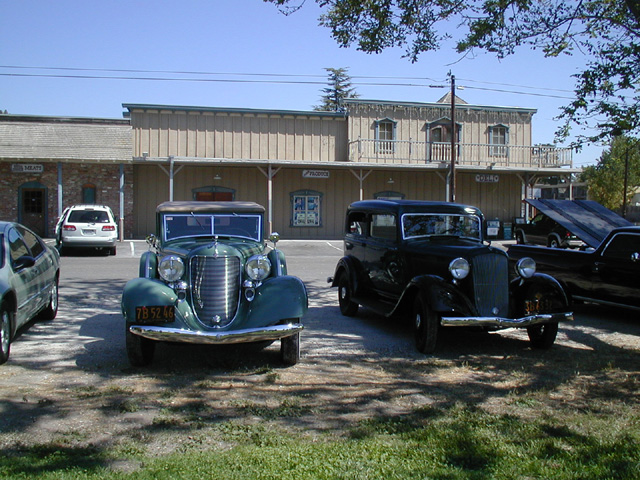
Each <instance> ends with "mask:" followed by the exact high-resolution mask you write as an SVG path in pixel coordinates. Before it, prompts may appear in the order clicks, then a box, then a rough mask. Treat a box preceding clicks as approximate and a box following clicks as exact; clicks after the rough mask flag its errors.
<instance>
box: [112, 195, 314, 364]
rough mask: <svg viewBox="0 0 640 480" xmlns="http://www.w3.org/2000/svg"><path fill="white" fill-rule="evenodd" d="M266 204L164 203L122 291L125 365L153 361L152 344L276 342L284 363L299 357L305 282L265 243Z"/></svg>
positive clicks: (304, 307) (280, 253) (280, 255)
mask: <svg viewBox="0 0 640 480" xmlns="http://www.w3.org/2000/svg"><path fill="white" fill-rule="evenodd" d="M264 211H265V210H264V207H262V206H261V205H258V204H256V203H251V202H238V201H232V202H165V203H162V204H160V205H159V206H158V207H157V209H156V234H155V235H150V236H149V238H148V239H147V241H148V243H149V245H150V250H149V251H148V252H145V253H144V254H143V255H142V257H141V258H140V276H139V278H135V279H133V280H130V281H129V282H127V284H126V285H125V288H124V292H123V294H122V313H123V315H124V317H125V320H126V332H125V335H126V347H127V354H128V357H129V362H130V363H131V364H132V365H134V366H143V365H147V364H149V363H150V362H151V361H152V360H153V354H154V349H155V345H156V342H157V341H166V342H183V343H196V344H233V343H248V342H260V343H262V344H264V345H268V344H269V343H271V342H273V341H275V340H280V352H281V358H282V361H283V362H284V363H285V364H287V365H294V364H296V363H297V362H298V360H299V359H300V332H301V331H302V329H303V325H302V324H301V318H302V317H303V315H304V314H305V313H306V311H307V307H308V302H307V291H306V288H305V286H304V284H303V283H302V281H301V280H300V279H299V278H297V277H294V276H291V275H287V264H286V260H285V256H284V254H283V253H282V251H280V250H278V249H277V248H276V242H277V241H278V235H277V234H273V235H271V236H270V240H271V241H272V242H273V248H270V247H267V245H266V242H265V240H264V238H263V230H264Z"/></svg>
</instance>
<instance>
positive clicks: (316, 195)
mask: <svg viewBox="0 0 640 480" xmlns="http://www.w3.org/2000/svg"><path fill="white" fill-rule="evenodd" d="M321 199H322V194H321V193H320V192H314V191H310V190H303V191H297V192H293V193H292V194H291V203H292V208H293V216H292V219H291V225H292V226H294V227H319V226H320V225H321V216H320V207H321Z"/></svg>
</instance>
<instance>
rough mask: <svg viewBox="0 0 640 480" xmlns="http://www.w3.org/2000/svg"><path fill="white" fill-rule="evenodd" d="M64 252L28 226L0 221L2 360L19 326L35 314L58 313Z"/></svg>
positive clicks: (48, 316) (50, 315) (0, 361)
mask: <svg viewBox="0 0 640 480" xmlns="http://www.w3.org/2000/svg"><path fill="white" fill-rule="evenodd" d="M59 278H60V256H59V255H58V251H57V250H56V249H55V248H53V247H50V246H48V245H47V244H45V243H44V241H43V240H42V239H41V238H40V237H38V235H36V234H35V233H33V232H32V231H31V230H29V229H28V228H26V227H24V226H23V225H20V224H19V223H12V222H0V292H1V294H2V301H1V302H0V364H3V363H5V362H6V361H7V360H8V359H9V351H10V348H11V341H12V339H13V337H14V336H15V334H16V332H17V330H18V329H19V328H20V327H22V326H23V325H25V324H26V323H27V322H29V321H30V320H32V319H33V318H35V317H40V318H42V319H45V320H53V319H54V318H55V316H56V314H57V313H58V280H59Z"/></svg>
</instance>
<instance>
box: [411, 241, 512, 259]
mask: <svg viewBox="0 0 640 480" xmlns="http://www.w3.org/2000/svg"><path fill="white" fill-rule="evenodd" d="M405 251H406V252H407V253H410V254H411V255H415V256H429V257H432V256H437V257H440V258H443V259H445V258H449V259H454V258H457V257H463V258H466V259H469V258H473V257H476V256H478V255H483V254H486V253H498V254H501V255H505V256H506V252H505V251H504V250H502V249H500V248H496V247H492V246H490V245H486V244H484V243H478V242H476V241H471V240H464V239H455V238H453V239H452V238H446V239H445V238H437V239H434V238H431V239H426V238H425V239H415V240H409V241H407V242H406V245H405Z"/></svg>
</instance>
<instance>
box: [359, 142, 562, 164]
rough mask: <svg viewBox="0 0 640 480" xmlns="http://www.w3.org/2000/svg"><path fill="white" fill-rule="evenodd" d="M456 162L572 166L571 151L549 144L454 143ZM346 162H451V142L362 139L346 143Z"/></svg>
mask: <svg viewBox="0 0 640 480" xmlns="http://www.w3.org/2000/svg"><path fill="white" fill-rule="evenodd" d="M455 148H456V165H460V166H471V167H480V168H483V167H484V168H488V167H510V168H532V169H536V168H554V167H557V168H560V167H572V166H573V156H572V154H573V150H572V149H570V148H557V147H554V146H552V145H535V146H519V145H489V144H481V143H458V144H456V147H455ZM349 161H350V162H360V163H380V164H390V165H399V164H405V165H406V164H411V165H420V164H439V163H445V164H446V163H449V164H450V163H451V143H448V142H447V143H444V142H443V143H429V142H416V141H413V140H363V139H358V140H354V141H351V142H349Z"/></svg>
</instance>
